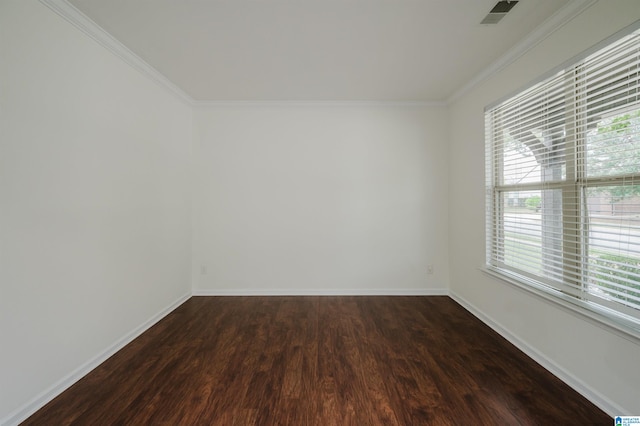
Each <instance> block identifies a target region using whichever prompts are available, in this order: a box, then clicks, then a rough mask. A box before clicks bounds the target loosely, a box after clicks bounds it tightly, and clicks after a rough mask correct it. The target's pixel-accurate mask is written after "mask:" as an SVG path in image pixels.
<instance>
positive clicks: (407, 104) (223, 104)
mask: <svg viewBox="0 0 640 426" xmlns="http://www.w3.org/2000/svg"><path fill="white" fill-rule="evenodd" d="M191 105H193V106H194V107H195V108H203V109H206V108H228V107H240V108H242V107H248V108H250V107H327V108H339V107H398V108H425V107H444V106H447V103H446V102H444V101H313V100H310V101H285V100H283V101H193V102H192V104H191Z"/></svg>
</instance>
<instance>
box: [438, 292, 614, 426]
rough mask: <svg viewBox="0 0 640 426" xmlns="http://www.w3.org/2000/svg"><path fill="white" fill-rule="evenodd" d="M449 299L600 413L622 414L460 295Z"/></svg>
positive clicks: (599, 395)
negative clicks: (582, 397)
mask: <svg viewBox="0 0 640 426" xmlns="http://www.w3.org/2000/svg"><path fill="white" fill-rule="evenodd" d="M449 297H451V298H452V299H453V300H455V301H456V302H457V303H459V304H460V305H461V306H462V307H463V308H465V309H466V310H467V311H469V312H470V313H471V314H473V315H474V316H475V317H476V318H478V319H479V320H480V321H482V322H483V323H485V324H486V325H488V326H489V327H491V328H492V329H493V330H494V331H495V332H497V333H498V334H500V335H501V336H502V337H504V338H505V339H507V340H508V341H509V342H510V343H512V344H513V345H514V346H515V347H517V348H518V349H520V350H521V351H522V352H524V353H525V354H526V355H527V356H528V357H529V358H531V359H533V360H534V361H536V362H537V363H538V364H540V365H541V366H542V367H544V368H545V369H546V370H548V371H549V372H550V373H551V374H553V375H554V376H556V377H557V378H559V379H560V380H562V381H563V382H564V383H566V384H567V385H569V386H570V387H571V388H572V389H573V390H575V391H576V392H578V393H579V394H580V395H582V396H584V397H585V398H586V399H588V400H589V401H591V402H592V403H593V404H595V405H596V406H597V407H598V408H600V409H601V410H602V411H604V412H605V413H607V414H608V415H610V416H611V417H614V416H616V415H619V414H620V413H624V412H625V411H626V410H624V409H623V408H622V407H620V406H619V405H618V404H616V403H615V402H613V401H611V400H610V399H609V398H607V397H606V396H604V395H602V394H601V393H599V392H598V391H596V390H595V389H593V388H591V387H590V386H588V385H587V384H586V383H584V382H583V381H582V380H580V379H579V378H578V377H576V376H575V375H574V374H572V373H570V372H569V371H567V370H566V369H564V368H563V367H561V366H560V365H558V364H556V363H555V362H554V361H553V360H551V359H550V358H548V357H547V356H545V355H544V354H542V353H541V352H539V351H538V350H537V349H535V348H534V347H533V346H531V345H529V344H528V343H527V342H525V341H524V340H522V339H520V338H519V337H517V336H516V335H515V334H512V333H511V332H510V331H509V330H508V329H507V328H505V327H503V326H502V325H501V324H500V323H498V322H497V321H495V320H494V319H493V318H491V317H490V316H488V315H486V314H485V313H483V312H482V311H481V310H480V309H478V308H476V307H475V306H474V305H472V304H471V303H469V302H468V301H467V300H465V299H464V298H463V297H461V296H460V295H458V294H456V293H455V292H453V291H450V292H449Z"/></svg>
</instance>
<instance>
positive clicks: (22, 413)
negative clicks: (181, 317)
mask: <svg viewBox="0 0 640 426" xmlns="http://www.w3.org/2000/svg"><path fill="white" fill-rule="evenodd" d="M190 297H191V293H187V294H185V295H183V296H181V297H180V298H178V299H177V300H176V301H174V302H173V303H171V304H170V305H169V306H167V307H166V308H164V309H162V310H161V311H160V312H158V313H157V314H155V315H154V316H153V317H151V318H149V319H148V320H147V321H145V322H144V323H143V324H141V325H140V326H138V327H136V328H135V329H133V330H132V331H130V332H129V333H127V334H126V335H125V336H123V337H122V338H120V339H119V340H118V341H116V342H115V343H114V344H112V345H111V346H109V347H108V348H107V349H106V350H105V351H103V352H102V353H99V354H98V355H96V356H95V357H93V358H92V359H90V360H88V361H87V362H85V363H84V364H82V365H81V366H80V367H78V368H76V369H75V370H74V371H72V372H71V373H69V374H68V375H66V376H65V377H63V378H62V379H60V380H59V381H58V382H56V383H54V384H53V385H52V386H51V387H49V388H48V389H47V390H45V391H43V392H42V393H40V394H39V395H38V396H36V397H35V398H33V399H32V400H31V401H29V402H28V403H26V404H25V405H24V406H22V407H20V408H18V409H17V410H15V411H14V412H13V413H11V414H9V415H8V416H7V417H5V418H4V419H2V420H0V425H2V426H14V425H18V424H19V423H20V422H22V421H24V420H26V419H27V418H28V417H29V416H31V415H32V414H33V413H35V412H36V411H38V410H39V409H40V408H42V407H43V406H45V405H46V404H47V403H48V402H50V401H51V400H53V398H55V397H56V396H58V395H60V394H61V393H62V392H64V391H65V390H67V389H68V388H69V387H70V386H71V385H73V384H74V383H75V382H77V381H78V380H80V379H81V378H83V377H84V376H85V375H87V374H88V373H89V372H90V371H91V370H93V369H94V368H96V367H97V366H98V365H100V364H102V363H103V362H104V361H106V360H107V359H108V358H109V357H110V356H112V355H113V354H115V353H116V352H118V351H119V350H120V349H122V348H123V347H125V346H126V345H127V344H129V343H130V342H131V341H132V340H134V339H135V338H136V337H138V336H140V335H141V334H142V333H144V332H145V331H147V330H148V329H149V328H151V327H152V326H153V325H154V324H156V323H157V322H158V321H160V320H161V319H162V318H164V317H165V316H167V315H168V314H169V313H170V312H172V311H173V310H174V309H176V308H177V307H178V306H180V305H182V304H183V303H184V302H185V301H187V300H188V299H189V298H190Z"/></svg>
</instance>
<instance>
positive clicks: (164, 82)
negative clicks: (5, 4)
mask: <svg viewBox="0 0 640 426" xmlns="http://www.w3.org/2000/svg"><path fill="white" fill-rule="evenodd" d="M40 3H42V4H44V5H45V6H47V7H48V8H49V9H51V10H52V11H54V12H55V13H57V14H58V15H60V16H61V17H62V18H64V19H65V20H66V21H68V22H70V23H71V24H73V25H74V26H75V27H76V28H78V29H79V30H80V31H82V32H83V33H85V34H86V35H88V36H89V37H91V38H92V39H93V40H95V41H96V42H98V43H99V44H100V45H101V46H103V47H104V48H106V49H107V50H109V51H110V52H111V53H113V54H114V55H116V56H117V57H118V58H120V59H122V60H123V61H124V62H126V63H127V64H129V65H130V66H131V67H133V68H135V69H136V70H138V71H139V72H141V73H142V74H144V75H146V76H147V77H149V78H150V79H151V80H152V81H153V82H155V83H156V84H158V85H159V86H160V87H163V88H164V89H166V90H168V91H169V92H170V93H171V94H173V95H174V96H176V97H177V98H178V99H180V100H181V101H183V102H185V103H186V104H188V105H193V98H191V96H189V95H188V94H187V93H186V92H184V91H183V90H182V89H180V88H179V87H178V86H176V85H175V84H173V83H172V82H171V81H170V80H169V79H168V78H167V77H165V76H164V75H162V74H161V73H160V72H158V70H156V69H155V68H153V67H152V66H151V65H149V64H148V63H146V62H145V61H144V60H143V59H142V58H140V57H139V56H138V55H136V54H135V53H133V52H132V51H131V50H129V49H128V48H127V47H126V46H125V45H123V44H122V43H120V42H119V41H118V40H116V39H115V38H114V37H113V36H112V35H111V34H109V33H108V32H107V31H105V30H104V29H102V27H100V26H99V25H98V24H96V23H95V22H94V21H93V20H91V19H90V18H89V17H88V16H87V15H85V14H84V13H82V12H81V11H80V10H78V9H77V8H76V7H75V6H73V5H72V4H71V3H69V2H68V1H67V0H40Z"/></svg>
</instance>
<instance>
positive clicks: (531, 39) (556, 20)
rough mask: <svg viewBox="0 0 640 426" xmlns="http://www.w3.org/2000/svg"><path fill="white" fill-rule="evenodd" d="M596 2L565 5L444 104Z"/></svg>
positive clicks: (584, 0) (579, 0)
mask: <svg viewBox="0 0 640 426" xmlns="http://www.w3.org/2000/svg"><path fill="white" fill-rule="evenodd" d="M597 2H598V0H572V1H570V2H569V3H568V4H566V5H565V6H564V7H563V8H562V9H560V10H559V11H557V12H556V13H555V14H553V15H552V16H551V17H549V18H548V19H547V20H546V21H544V22H543V23H542V24H541V25H540V26H539V27H537V28H536V29H535V30H533V31H532V32H531V33H529V34H528V35H527V37H525V38H524V39H523V40H521V41H520V42H519V43H517V44H516V45H515V46H513V47H512V48H511V49H509V50H508V51H507V52H506V53H505V54H504V55H502V56H501V57H500V58H499V59H498V60H496V61H495V62H493V63H492V64H491V65H489V66H488V67H487V68H485V69H484V71H482V72H480V73H479V74H478V75H476V76H475V77H474V78H473V79H471V80H470V81H469V82H467V83H466V84H465V85H464V86H462V87H461V88H460V89H458V90H456V91H455V92H454V93H453V94H452V95H451V96H449V97H448V98H447V100H446V104H447V105H450V104H452V103H454V102H456V101H457V100H459V99H460V98H462V97H463V96H464V95H466V94H467V93H468V92H470V91H471V90H472V89H473V88H475V87H476V86H477V85H479V84H480V83H482V82H483V81H485V80H487V79H489V78H490V77H491V76H493V75H494V74H496V73H498V72H500V71H502V70H503V69H504V68H506V67H507V66H509V65H511V64H512V63H514V62H515V61H517V60H518V59H519V58H520V57H522V56H523V55H524V54H525V53H527V52H528V51H529V50H531V49H533V48H534V47H535V46H537V45H538V44H539V43H540V42H542V41H543V40H544V39H546V38H547V37H549V36H550V35H551V34H553V33H554V32H555V31H557V30H559V29H560V28H562V27H563V26H564V25H565V24H567V23H568V22H570V21H571V20H572V19H574V18H575V17H576V16H578V15H580V14H581V13H582V12H584V11H585V10H587V9H588V8H589V7H591V6H592V5H593V4H595V3H597Z"/></svg>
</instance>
